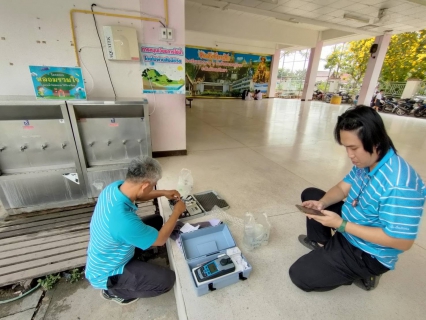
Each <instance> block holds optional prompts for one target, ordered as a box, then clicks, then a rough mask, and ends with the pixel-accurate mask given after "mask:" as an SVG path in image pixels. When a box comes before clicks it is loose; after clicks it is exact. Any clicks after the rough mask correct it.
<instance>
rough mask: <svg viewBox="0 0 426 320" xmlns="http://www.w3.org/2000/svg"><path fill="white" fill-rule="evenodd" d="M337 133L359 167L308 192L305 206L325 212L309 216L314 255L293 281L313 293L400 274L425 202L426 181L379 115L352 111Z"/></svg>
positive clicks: (366, 285)
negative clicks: (398, 268) (331, 183)
mask: <svg viewBox="0 0 426 320" xmlns="http://www.w3.org/2000/svg"><path fill="white" fill-rule="evenodd" d="M334 136H335V138H336V141H337V142H338V143H339V144H340V145H343V146H344V147H345V148H346V151H347V154H348V157H349V159H350V160H351V161H352V163H353V165H354V167H353V168H352V170H351V171H350V172H349V174H348V175H347V176H346V177H345V178H344V179H343V180H342V181H341V182H339V183H338V184H337V185H336V186H334V187H333V188H331V189H330V190H329V191H327V192H324V191H322V190H319V189H316V188H308V189H306V190H304V191H303V193H302V205H303V206H305V207H308V208H313V209H317V210H321V212H322V213H323V214H324V216H317V215H307V221H306V225H307V235H301V236H299V241H300V242H301V243H302V244H303V245H304V246H306V247H308V248H309V249H311V250H313V251H311V252H310V253H308V254H306V255H304V256H302V257H301V258H299V259H298V260H297V261H296V262H295V263H294V264H293V265H292V266H291V268H290V271H289V274H290V278H291V280H292V281H293V283H294V284H295V285H296V286H298V287H299V288H300V289H302V290H304V291H308V292H309V291H328V290H332V289H335V288H337V287H339V286H341V285H348V284H352V283H355V284H356V285H358V286H360V287H361V288H363V289H365V290H370V289H373V288H374V287H376V286H377V284H378V279H379V276H380V275H381V274H383V273H385V272H387V271H388V270H393V269H394V268H395V264H396V262H397V261H398V255H399V254H400V253H402V252H404V251H406V250H408V249H410V248H411V246H412V245H413V243H414V240H415V239H416V236H417V232H418V230H419V224H420V219H421V216H422V214H423V206H424V203H425V197H426V188H425V185H424V183H423V181H422V180H421V178H420V176H419V175H418V174H417V172H416V171H415V170H414V169H413V168H412V167H411V166H410V165H409V164H408V163H407V162H406V161H405V160H404V159H403V158H401V157H400V156H399V155H398V154H397V153H396V149H395V147H394V145H393V143H392V140H391V139H390V137H389V136H388V134H387V132H386V129H385V126H384V124H383V121H382V119H381V117H380V115H379V114H378V113H377V112H376V111H374V110H373V109H371V108H369V107H366V106H360V107H356V108H354V109H349V110H347V111H346V112H345V113H344V114H343V115H341V116H339V117H338V120H337V124H336V127H335V130H334ZM332 229H334V230H336V232H335V233H334V235H332Z"/></svg>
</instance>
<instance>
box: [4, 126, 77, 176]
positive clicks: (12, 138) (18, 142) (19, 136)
mask: <svg viewBox="0 0 426 320" xmlns="http://www.w3.org/2000/svg"><path fill="white" fill-rule="evenodd" d="M24 123H25V124H26V125H25V124H24ZM0 132H1V135H0V149H2V151H1V152H0V169H1V170H2V171H3V172H4V173H12V172H25V171H34V170H42V169H43V168H45V169H46V168H49V167H51V166H59V167H61V166H62V167H72V166H75V162H74V159H73V155H72V149H73V147H74V150H75V146H74V141H70V140H69V138H68V135H67V132H66V126H65V121H64V120H59V119H56V120H25V121H16V120H15V121H0ZM31 169H32V170H31Z"/></svg>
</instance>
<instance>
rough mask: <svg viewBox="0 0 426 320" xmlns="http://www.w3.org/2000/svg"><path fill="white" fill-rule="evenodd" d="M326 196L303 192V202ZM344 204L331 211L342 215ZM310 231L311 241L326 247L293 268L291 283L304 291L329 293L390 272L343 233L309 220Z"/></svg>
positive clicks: (338, 204)
mask: <svg viewBox="0 0 426 320" xmlns="http://www.w3.org/2000/svg"><path fill="white" fill-rule="evenodd" d="M324 194H325V192H324V191H322V190H319V189H316V188H308V189H306V190H304V191H303V192H302V202H303V201H307V200H319V199H321V198H322V197H323V196H324ZM342 205H343V202H340V203H337V204H334V205H332V206H330V207H328V208H327V210H330V211H334V212H336V213H337V214H339V215H340V214H341V209H342ZM306 228H307V232H308V238H309V239H310V240H313V241H317V242H319V243H322V244H324V247H323V248H320V249H317V250H313V251H311V252H310V253H308V254H306V255H304V256H302V257H301V258H299V259H298V260H297V261H296V262H295V263H294V264H293V265H292V266H291V267H290V270H289V274H290V278H291V281H293V283H294V284H295V285H296V286H298V287H299V288H300V289H302V290H303V291H307V292H309V291H328V290H332V289H335V288H337V287H339V286H341V285H349V284H352V282H353V281H354V280H358V279H365V278H368V277H370V276H371V275H374V276H378V275H380V274H382V273H385V272H386V271H388V270H389V269H388V268H387V267H385V266H384V265H382V264H381V263H380V262H379V261H377V260H376V259H375V258H373V257H372V256H371V255H370V254H368V253H366V252H364V251H362V250H361V249H359V248H356V247H354V246H353V245H351V244H350V243H349V241H348V240H346V238H345V237H344V236H343V235H342V234H341V233H340V232H336V233H335V234H334V236H332V233H331V228H329V227H324V226H323V225H322V224H320V223H319V222H317V221H315V220H313V219H311V220H310V219H306Z"/></svg>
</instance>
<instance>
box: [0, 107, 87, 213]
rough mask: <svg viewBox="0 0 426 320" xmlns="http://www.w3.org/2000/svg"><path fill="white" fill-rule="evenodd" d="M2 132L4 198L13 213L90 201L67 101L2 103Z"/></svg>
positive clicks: (0, 155)
mask: <svg viewBox="0 0 426 320" xmlns="http://www.w3.org/2000/svg"><path fill="white" fill-rule="evenodd" d="M0 132H1V134H0V150H1V152H0V170H1V171H2V173H3V175H2V176H0V200H1V201H2V203H3V206H4V207H5V208H6V209H7V211H8V213H9V214H13V213H19V212H29V211H34V210H44V209H48V208H56V207H65V206H67V205H77V204H80V203H87V202H88V201H91V200H89V197H88V194H87V186H86V183H85V179H84V174H83V172H82V170H81V165H80V159H79V157H78V153H77V146H76V144H75V140H74V137H73V133H72V129H71V122H70V119H69V115H68V111H67V109H66V106H65V102H64V101H59V102H58V101H54V102H52V101H38V102H33V101H0ZM64 173H76V174H77V175H78V178H79V179H78V180H79V181H78V183H74V182H72V181H70V180H68V179H66V178H65V177H64V176H63V174H64Z"/></svg>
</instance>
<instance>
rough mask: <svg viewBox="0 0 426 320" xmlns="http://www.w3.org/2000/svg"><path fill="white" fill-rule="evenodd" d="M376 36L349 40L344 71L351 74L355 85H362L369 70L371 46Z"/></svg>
mask: <svg viewBox="0 0 426 320" xmlns="http://www.w3.org/2000/svg"><path fill="white" fill-rule="evenodd" d="M373 43H374V38H370V39H364V40H359V41H352V42H349V46H348V49H347V52H346V57H345V60H346V61H345V66H344V72H345V73H347V74H349V75H350V76H351V81H352V84H353V87H360V86H361V83H362V80H363V79H364V75H365V71H366V70H367V64H368V59H369V58H370V48H371V45H372V44H373Z"/></svg>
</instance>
